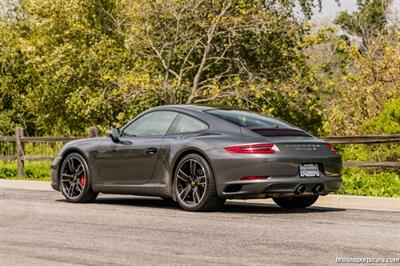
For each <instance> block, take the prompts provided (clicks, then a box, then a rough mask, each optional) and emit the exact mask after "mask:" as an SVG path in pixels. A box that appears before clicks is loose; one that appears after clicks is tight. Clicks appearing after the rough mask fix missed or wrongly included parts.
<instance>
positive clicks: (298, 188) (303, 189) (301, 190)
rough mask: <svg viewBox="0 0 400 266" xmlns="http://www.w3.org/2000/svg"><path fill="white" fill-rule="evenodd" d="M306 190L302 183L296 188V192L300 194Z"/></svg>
mask: <svg viewBox="0 0 400 266" xmlns="http://www.w3.org/2000/svg"><path fill="white" fill-rule="evenodd" d="M305 191H306V186H304V185H300V186H298V187H297V188H296V190H295V193H296V194H298V195H301V194H303V193H304V192H305Z"/></svg>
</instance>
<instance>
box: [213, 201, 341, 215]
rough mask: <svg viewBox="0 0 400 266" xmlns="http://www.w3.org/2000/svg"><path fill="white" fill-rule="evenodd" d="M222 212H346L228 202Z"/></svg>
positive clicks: (336, 209)
mask: <svg viewBox="0 0 400 266" xmlns="http://www.w3.org/2000/svg"><path fill="white" fill-rule="evenodd" d="M221 211H222V212H228V213H229V212H231V213H263V214H276V213H282V214H285V213H321V212H340V211H346V209H341V208H331V207H309V208H305V209H282V208H280V207H278V206H277V205H275V204H263V203H237V202H228V203H227V204H225V206H224V208H223V209H222V210H221Z"/></svg>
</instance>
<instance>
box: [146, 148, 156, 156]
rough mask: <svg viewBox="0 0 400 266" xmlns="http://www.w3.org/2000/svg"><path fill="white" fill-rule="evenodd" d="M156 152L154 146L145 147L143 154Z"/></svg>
mask: <svg viewBox="0 0 400 266" xmlns="http://www.w3.org/2000/svg"><path fill="white" fill-rule="evenodd" d="M156 152H157V149H156V148H147V149H145V150H144V154H149V155H152V154H155V153H156Z"/></svg>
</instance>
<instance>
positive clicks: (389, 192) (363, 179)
mask: <svg viewBox="0 0 400 266" xmlns="http://www.w3.org/2000/svg"><path fill="white" fill-rule="evenodd" d="M0 179H18V178H17V164H16V162H1V161H0ZM24 179H25V180H41V181H50V162H25V178H24ZM342 179H343V185H342V188H341V190H340V191H339V192H338V194H345V195H361V196H376V197H400V175H399V174H397V173H395V172H390V171H381V172H376V173H374V172H371V171H370V170H364V169H351V168H346V169H345V170H344V171H343V176H342Z"/></svg>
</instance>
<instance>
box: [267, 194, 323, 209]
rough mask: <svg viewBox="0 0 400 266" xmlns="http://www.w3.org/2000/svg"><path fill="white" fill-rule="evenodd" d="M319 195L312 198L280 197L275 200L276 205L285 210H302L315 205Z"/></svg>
mask: <svg viewBox="0 0 400 266" xmlns="http://www.w3.org/2000/svg"><path fill="white" fill-rule="evenodd" d="M318 197H319V196H318V195H311V196H300V197H282V198H280V197H278V198H273V200H274V201H275V203H276V204H278V205H279V206H280V207H281V208H284V209H302V208H307V207H309V206H311V205H313V204H314V203H315V202H316V201H317V199H318Z"/></svg>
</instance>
